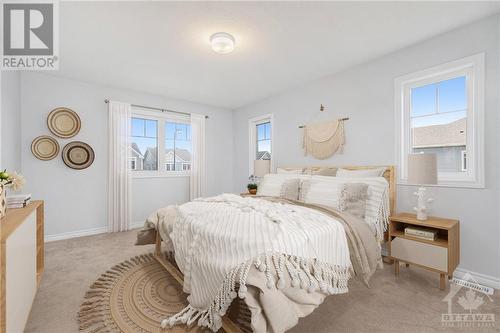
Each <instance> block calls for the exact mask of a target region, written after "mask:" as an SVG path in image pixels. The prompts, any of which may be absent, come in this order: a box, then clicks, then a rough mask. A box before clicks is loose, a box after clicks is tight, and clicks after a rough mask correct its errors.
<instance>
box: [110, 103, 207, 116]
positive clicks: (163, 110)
mask: <svg viewBox="0 0 500 333" xmlns="http://www.w3.org/2000/svg"><path fill="white" fill-rule="evenodd" d="M104 103H106V104H108V103H109V99H105V100H104ZM130 105H132V106H133V107H136V108H141V109H149V110H155V111H161V112H173V113H178V114H184V115H187V116H190V115H191V114H190V113H186V112H180V111H174V110H169V109H161V108H155V107H152V106H144V105H139V104H130ZM205 119H208V116H205Z"/></svg>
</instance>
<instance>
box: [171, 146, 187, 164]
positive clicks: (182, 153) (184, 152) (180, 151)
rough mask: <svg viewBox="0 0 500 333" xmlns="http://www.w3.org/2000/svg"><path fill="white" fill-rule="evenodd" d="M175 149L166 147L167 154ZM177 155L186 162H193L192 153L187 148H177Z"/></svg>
mask: <svg viewBox="0 0 500 333" xmlns="http://www.w3.org/2000/svg"><path fill="white" fill-rule="evenodd" d="M173 151H174V150H173V149H165V154H169V153H173ZM175 155H176V156H177V157H179V158H180V159H181V160H182V161H184V162H191V153H190V152H189V150H187V149H180V148H176V149H175Z"/></svg>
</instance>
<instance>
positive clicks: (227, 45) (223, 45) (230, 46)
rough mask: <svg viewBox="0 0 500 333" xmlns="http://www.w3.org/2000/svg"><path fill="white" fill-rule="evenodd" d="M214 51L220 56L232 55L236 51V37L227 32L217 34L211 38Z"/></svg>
mask: <svg viewBox="0 0 500 333" xmlns="http://www.w3.org/2000/svg"><path fill="white" fill-rule="evenodd" d="M210 43H211V44H212V50H214V51H215V52H217V53H220V54H226V53H231V52H233V50H234V37H233V36H232V35H230V34H228V33H227V32H217V33H215V34H213V35H212V36H210Z"/></svg>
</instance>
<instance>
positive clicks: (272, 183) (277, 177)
mask: <svg viewBox="0 0 500 333" xmlns="http://www.w3.org/2000/svg"><path fill="white" fill-rule="evenodd" d="M310 177H311V176H307V175H296V174H276V173H269V174H267V175H265V176H264V178H262V180H261V181H260V183H259V187H258V188H257V195H262V196H269V197H279V196H280V194H281V189H282V187H283V184H284V183H285V182H286V181H287V180H290V179H304V178H310Z"/></svg>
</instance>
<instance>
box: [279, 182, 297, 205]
mask: <svg viewBox="0 0 500 333" xmlns="http://www.w3.org/2000/svg"><path fill="white" fill-rule="evenodd" d="M300 182H301V180H300V179H298V178H292V179H287V180H285V181H284V182H283V184H282V185H281V193H280V197H281V198H284V199H288V200H298V199H299V193H300Z"/></svg>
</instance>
